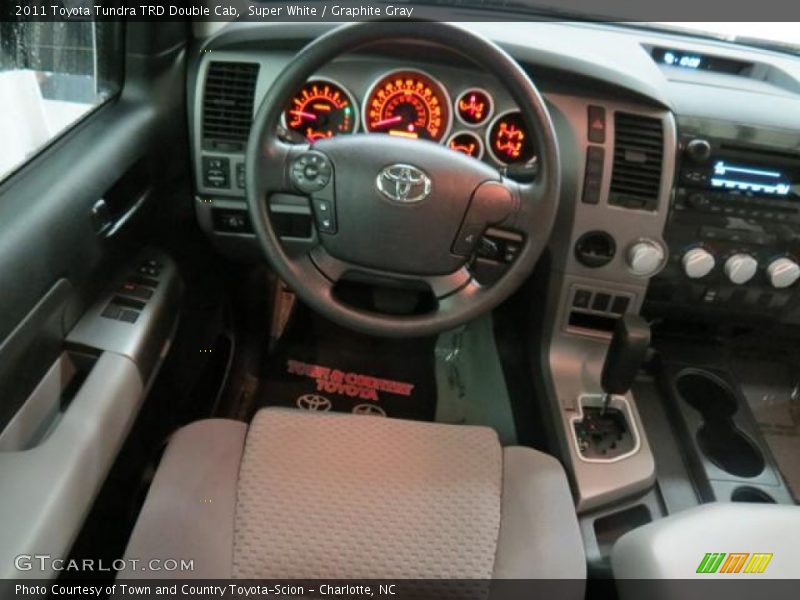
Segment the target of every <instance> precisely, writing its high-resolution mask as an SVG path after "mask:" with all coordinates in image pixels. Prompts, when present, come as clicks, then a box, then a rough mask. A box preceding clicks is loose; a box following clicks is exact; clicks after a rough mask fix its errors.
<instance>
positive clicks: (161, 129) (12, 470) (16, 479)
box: [0, 23, 190, 577]
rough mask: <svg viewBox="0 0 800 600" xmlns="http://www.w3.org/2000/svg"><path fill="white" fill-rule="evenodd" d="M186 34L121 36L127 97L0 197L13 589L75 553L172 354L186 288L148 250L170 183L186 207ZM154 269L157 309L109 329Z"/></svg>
mask: <svg viewBox="0 0 800 600" xmlns="http://www.w3.org/2000/svg"><path fill="white" fill-rule="evenodd" d="M67 25H68V24H67ZM155 30H157V31H155ZM187 32H188V29H187V28H186V27H185V26H184V25H183V24H179V23H177V24H176V23H168V24H165V25H164V27H163V28H161V27H160V26H156V25H155V24H153V23H128V24H126V30H125V36H126V40H125V42H126V45H125V54H124V59H125V60H124V63H125V80H124V85H123V87H122V90H121V93H120V94H119V95H118V97H116V98H114V99H112V100H110V101H108V102H107V103H105V104H104V105H102V106H100V107H99V108H97V109H96V110H95V111H94V112H92V113H91V114H89V115H88V116H86V117H84V118H83V119H82V121H80V122H79V123H78V124H77V125H76V126H74V127H73V128H72V129H71V130H69V131H68V132H66V133H64V134H63V135H61V136H60V137H59V138H58V139H56V140H54V141H53V142H52V143H50V145H49V146H48V147H47V148H46V149H45V150H44V151H42V152H40V153H39V154H38V155H37V156H36V157H35V158H33V159H32V160H30V161H29V162H28V163H27V164H25V165H24V166H23V167H22V168H20V169H19V170H18V171H17V172H16V173H15V174H13V175H12V176H11V177H9V178H8V179H7V180H5V181H3V182H2V183H0V480H1V481H3V484H4V485H3V490H4V491H3V492H0V529H2V530H4V531H6V532H7V533H8V535H5V536H4V537H3V541H2V543H0V556H2V557H3V561H2V562H3V564H5V565H7V567H6V568H5V569H4V570H3V572H4V573H5V574H4V575H3V576H5V577H10V576H22V575H24V576H28V577H30V576H33V577H48V576H52V575H53V572H52V570H46V571H45V572H40V571H38V570H33V571H28V572H25V573H19V572H15V571H14V570H13V564H14V563H13V557H14V556H16V555H19V554H21V553H30V554H33V553H45V554H51V555H52V556H53V557H64V556H65V555H66V554H67V553H68V552H69V549H70V546H71V545H72V542H73V541H74V539H75V537H76V536H77V534H78V532H79V530H80V527H81V526H82V524H83V521H84V519H85V517H86V515H87V514H88V512H89V510H90V508H91V505H92V502H93V501H94V498H95V496H96V494H97V491H98V490H99V489H100V487H101V485H102V483H103V481H104V479H105V477H106V475H107V473H108V470H109V468H110V467H111V465H112V463H113V461H114V459H115V458H116V456H117V453H118V452H119V449H120V447H121V445H122V443H123V441H124V440H125V437H126V436H127V433H128V431H129V429H130V427H131V426H132V424H133V422H134V420H135V418H136V415H137V413H138V410H139V407H140V406H141V403H142V401H143V398H144V394H145V390H146V385H147V383H148V381H149V380H151V379H152V377H153V376H154V372H155V371H156V369H157V366H158V363H159V361H160V360H161V359H163V356H164V353H165V352H166V351H167V349H168V348H169V340H170V338H169V336H170V335H172V333H171V332H174V328H175V322H176V320H177V304H178V301H179V297H180V289H181V286H180V280H179V277H178V274H177V271H176V268H175V266H174V264H173V263H172V262H171V261H170V259H169V257H167V256H165V255H159V254H158V253H156V252H155V251H152V250H147V251H145V252H143V251H142V248H143V247H145V246H147V245H149V244H151V242H152V239H151V238H152V237H153V234H152V232H153V231H155V230H157V229H158V227H157V226H158V225H159V223H158V222H157V221H156V215H164V214H169V211H168V210H165V207H167V208H168V207H169V206H170V203H172V202H174V201H175V197H174V196H173V194H171V193H170V191H169V190H172V189H174V184H175V181H176V179H177V180H178V181H179V182H181V181H182V182H184V185H186V186H187V187H186V189H185V191H186V194H185V196H186V198H187V204H189V205H190V199H189V198H190V194H189V193H188V192H189V191H190V190H189V188H188V181H189V178H188V170H187V165H188V160H187V158H186V157H187V149H188V143H187V139H186V125H185V123H186V116H185V115H186V112H185V99H184V90H185V80H184V77H185V74H184V53H185V50H184V48H185V45H186V34H187ZM102 205H104V208H103V206H102ZM98 207H100V210H99V212H100V214H97V213H98ZM153 257H157V258H158V260H157V264H159V273H157V274H155V275H153V277H152V278H151V279H150V280H149V281H150V282H151V285H152V287H153V290H152V294H153V297H152V301H150V302H149V303H148V302H145V301H143V302H142V303H141V307H140V309H139V310H138V311H134V312H136V313H137V316H138V320H137V321H136V324H135V325H134V323H133V321H129V322H125V321H124V320H122V319H120V320H113V319H110V318H106V317H105V316H101V313H102V312H103V310H104V307H105V306H107V305H108V304H109V302H114V301H115V299H116V298H117V293H118V292H117V291H118V290H119V289H121V288H120V285H122V284H123V282H126V281H128V279H125V278H127V277H130V276H131V275H132V274H135V273H137V269H138V268H139V265H141V264H142V261H148V262H149V261H153V260H154V258H153ZM162 267H163V268H162ZM121 277H122V279H120V278H121ZM160 298H161V300H159V299H160ZM163 298H167V299H168V300H169V302H167V301H166V300H163ZM92 319H95V320H100V321H102V323H101V325H105V328H103V327H100V328H99V330H100V331H109V332H113V333H114V335H115V336H116V337H114V336H111V337H105V338H103V337H102V336H101V337H100V339H98V340H96V341H97V342H98V343H97V344H95V345H93V346H92V347H89V345H88V344H87V343H86V342H83V341H79V342H75V341H73V340H67V338H68V336H69V335H70V333H71V332H74V331H78V330H79V329H80V328H79V327H77V328H76V324H78V323H79V322H80V324H81V326H82V327H83V331H85V330H91V328H90V325H91V320H92ZM87 322H88V324H89V325H88V326H87ZM87 327H88V329H87ZM126 336H127V337H126ZM129 339H130V340H134V341H135V343H133V342H130V343H128V340H129ZM115 344H117V345H118V346H121V347H124V348H133V349H134V350H136V352H130V353H128V354H130V355H127V354H126V353H125V352H121V351H117V349H116V346H115ZM137 353H138V354H137ZM140 354H141V355H143V356H144V355H146V357H147V360H142V361H141V363H142V364H139V361H138V360H137V359H138V357H139V355H140Z"/></svg>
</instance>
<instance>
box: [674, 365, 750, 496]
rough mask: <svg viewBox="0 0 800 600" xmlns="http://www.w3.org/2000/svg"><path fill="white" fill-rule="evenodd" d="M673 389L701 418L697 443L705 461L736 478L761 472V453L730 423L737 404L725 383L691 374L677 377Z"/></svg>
mask: <svg viewBox="0 0 800 600" xmlns="http://www.w3.org/2000/svg"><path fill="white" fill-rule="evenodd" d="M675 387H676V389H677V391H678V394H680V396H681V397H682V398H683V399H684V400H685V401H686V402H688V403H689V405H691V406H692V408H694V409H695V410H697V411H698V412H699V413H700V415H701V416H702V418H703V424H702V425H701V426H700V429H699V430H698V432H697V443H698V445H699V446H700V450H701V451H702V453H703V454H704V455H705V456H706V458H708V459H709V460H710V461H711V462H712V463H714V464H715V465H716V466H717V467H719V468H720V469H722V470H724V471H726V472H728V473H730V474H731V475H736V476H737V477H756V476H757V475H759V474H760V473H761V472H762V471H763V470H764V467H765V463H764V457H763V456H762V454H761V452H760V451H759V449H758V448H757V447H756V446H755V445H754V444H753V443H752V442H751V441H750V439H749V438H748V437H747V436H746V435H745V434H744V433H742V432H741V431H740V430H739V428H738V427H736V424H735V423H734V422H733V416H734V415H735V414H736V410H737V408H738V400H737V397H736V394H734V392H733V390H732V389H731V388H730V386H729V385H728V384H727V383H725V382H724V381H723V380H722V379H720V378H719V377H717V376H715V375H712V374H711V373H708V372H705V371H694V370H691V371H684V372H683V373H681V374H680V375H679V376H678V378H677V380H676V382H675ZM743 489H744V488H743Z"/></svg>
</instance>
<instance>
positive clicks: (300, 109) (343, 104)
mask: <svg viewBox="0 0 800 600" xmlns="http://www.w3.org/2000/svg"><path fill="white" fill-rule="evenodd" d="M283 116H284V122H285V124H286V127H287V128H288V129H291V130H292V131H295V132H297V133H299V134H300V135H302V136H303V137H305V138H306V139H307V140H308V141H309V142H313V141H315V140H318V139H321V138H328V137H332V136H334V135H340V134H346V133H353V132H354V131H355V130H356V127H357V126H358V111H357V110H356V107H355V106H354V100H353V98H352V96H351V95H350V94H349V93H348V91H347V90H345V89H344V88H343V87H342V86H340V85H339V84H337V83H333V82H332V81H327V80H321V79H316V80H311V81H308V82H307V83H306V84H305V85H304V86H303V87H302V88H301V89H300V90H299V91H298V92H297V94H295V96H294V97H293V98H292V100H291V102H290V103H289V106H288V107H287V108H286V110H285V112H284V115H283Z"/></svg>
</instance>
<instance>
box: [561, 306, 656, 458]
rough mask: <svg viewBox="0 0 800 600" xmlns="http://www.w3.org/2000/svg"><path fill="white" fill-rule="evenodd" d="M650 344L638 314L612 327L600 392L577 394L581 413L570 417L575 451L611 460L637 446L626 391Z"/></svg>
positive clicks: (583, 455)
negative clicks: (576, 448)
mask: <svg viewBox="0 0 800 600" xmlns="http://www.w3.org/2000/svg"><path fill="white" fill-rule="evenodd" d="M649 346H650V327H649V325H648V324H647V322H646V321H644V319H642V318H641V317H640V316H638V315H634V314H627V315H624V316H622V317H621V318H620V319H619V320H618V321H617V324H616V327H615V328H614V333H613V335H612V337H611V343H610V344H609V346H608V351H607V352H606V359H605V362H604V363H603V371H602V374H601V376H600V385H601V387H602V389H603V393H602V394H597V395H586V396H581V398H580V417H577V418H575V419H573V423H572V425H573V429H574V431H573V433H574V435H575V441H576V443H577V446H578V452H579V453H580V455H581V457H582V458H583V459H584V460H588V461H614V460H619V459H620V458H622V457H624V456H627V455H629V454H632V453H633V452H635V451H636V450H637V448H638V441H637V440H638V436H637V435H636V431H635V430H634V429H632V427H633V425H632V424H633V422H634V420H633V418H632V415H631V412H630V405H629V404H628V401H627V400H626V398H625V394H627V393H628V391H629V390H630V389H631V386H632V385H633V380H634V378H635V377H636V374H637V373H638V371H639V367H640V366H641V365H642V362H643V361H644V358H645V355H646V353H647V349H648V347H649Z"/></svg>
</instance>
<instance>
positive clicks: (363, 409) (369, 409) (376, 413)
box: [353, 404, 386, 417]
mask: <svg viewBox="0 0 800 600" xmlns="http://www.w3.org/2000/svg"><path fill="white" fill-rule="evenodd" d="M353 414H356V415H371V416H373V417H385V416H386V411H385V410H383V409H382V408H381V407H380V406H376V405H375V404H359V405H358V406H354V407H353Z"/></svg>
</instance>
